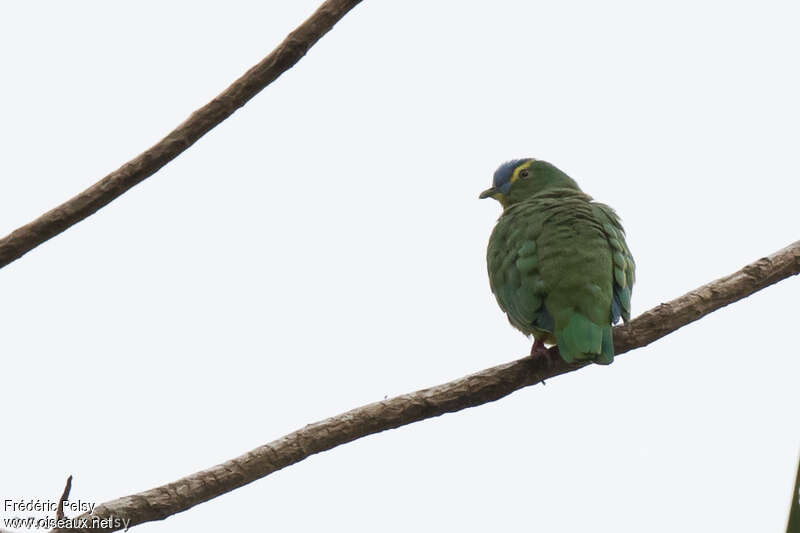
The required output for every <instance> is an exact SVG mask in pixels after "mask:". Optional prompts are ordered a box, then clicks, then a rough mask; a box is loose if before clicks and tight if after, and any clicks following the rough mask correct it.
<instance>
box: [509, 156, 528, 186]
mask: <svg viewBox="0 0 800 533" xmlns="http://www.w3.org/2000/svg"><path fill="white" fill-rule="evenodd" d="M532 164H533V161H526V162H525V163H522V164H521V165H520V166H518V167H517V168H515V169H514V172H513V173H512V174H511V179H510V180H509V182H510V183H514V182H515V181H517V180H518V179H519V173H520V172H522V171H523V170H525V169H526V168H531V165H532Z"/></svg>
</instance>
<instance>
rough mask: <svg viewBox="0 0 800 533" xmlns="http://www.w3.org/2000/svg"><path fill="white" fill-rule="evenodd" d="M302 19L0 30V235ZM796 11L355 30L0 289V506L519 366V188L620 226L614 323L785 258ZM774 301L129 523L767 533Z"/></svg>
mask: <svg viewBox="0 0 800 533" xmlns="http://www.w3.org/2000/svg"><path fill="white" fill-rule="evenodd" d="M318 3H319V2H318V1H317V0H314V1H298V0H291V1H288V0H287V1H283V2H276V1H273V2H227V3H225V5H224V6H223V5H222V4H221V3H211V2H206V3H201V2H177V1H173V2H166V3H164V2H154V1H138V2H69V3H64V2H27V3H23V2H17V3H7V4H4V5H3V7H2V13H0V62H2V68H3V83H2V86H1V87H0V99H2V101H3V102H4V105H3V108H4V109H3V119H2V124H1V125H0V136H1V137H0V142H1V143H2V146H3V150H2V157H0V233H2V234H6V233H8V232H9V231H11V230H12V229H14V228H16V227H18V226H20V225H22V224H24V223H26V222H29V221H30V220H32V219H33V218H35V217H36V216H38V215H40V214H41V213H42V212H44V211H45V210H47V209H49V208H52V207H54V206H55V205H57V204H58V203H60V202H62V201H64V200H66V199H67V198H69V197H71V196H73V195H74V194H75V193H77V192H79V191H80V190H82V189H84V188H85V187H87V186H89V185H90V184H92V183H93V182H95V181H96V180H97V179H99V178H100V177H102V176H103V175H105V174H106V173H108V172H109V171H111V170H114V169H116V168H117V167H119V166H120V165H121V164H123V163H124V162H126V161H127V160H129V159H130V158H132V157H133V156H135V155H137V154H138V153H140V152H141V151H143V150H144V149H146V148H147V147H148V146H150V145H152V144H153V143H154V142H156V141H157V140H158V139H160V138H161V137H162V136H163V135H165V134H166V133H167V132H168V131H170V130H171V129H172V128H173V127H174V126H176V125H177V124H178V123H180V122H181V121H183V120H184V119H185V118H186V117H187V116H188V115H189V114H190V113H191V112H192V111H193V110H194V109H196V108H197V107H199V106H201V105H203V104H205V103H206V102H207V101H208V100H210V99H211V98H212V97H213V96H215V95H216V94H217V93H219V92H220V91H221V90H222V89H224V88H225V87H226V86H227V85H228V84H229V83H230V82H232V81H233V80H234V79H235V78H236V77H238V76H239V75H240V74H241V73H243V72H244V71H245V70H246V69H247V68H249V67H250V66H251V65H253V64H255V63H256V62H257V61H259V60H260V59H261V58H262V57H263V56H264V55H266V54H267V53H268V52H269V51H270V50H271V49H272V48H273V47H274V46H275V45H276V44H277V43H278V42H279V41H280V40H282V39H283V38H284V36H285V35H286V34H287V33H288V32H289V31H290V30H292V29H293V28H294V27H295V26H296V25H297V24H299V23H300V22H301V21H302V20H304V19H305V18H306V17H307V16H308V15H310V14H311V12H312V11H313V10H314V9H315V8H316V7H317V5H318ZM489 6H490V7H489ZM798 15H799V13H798V11H797V4H796V3H793V2H788V1H787V2H770V1H765V2H759V3H756V2H750V3H739V2H721V1H720V2H710V1H705V2H697V1H691V2H689V1H677V2H669V3H666V2H662V3H653V2H650V3H647V2H619V1H617V2H613V1H612V2H602V3H600V2H588V1H584V2H579V1H559V2H555V1H553V2H511V1H499V2H493V3H491V5H490V4H488V3H484V2H455V1H442V2H422V1H404V2H381V1H376V0H365V1H364V2H363V4H362V5H360V6H359V7H357V8H356V9H355V10H354V11H353V12H351V13H350V14H349V15H348V16H346V17H345V19H344V20H343V21H342V22H340V23H339V24H338V25H337V26H336V27H335V28H334V30H333V31H332V32H331V33H330V34H328V35H327V36H325V37H324V38H323V39H322V40H321V41H320V42H319V43H318V44H317V45H316V46H315V47H314V48H312V50H311V51H310V53H309V54H308V55H307V56H306V57H305V58H304V59H303V60H302V61H301V62H300V63H299V64H298V65H297V66H296V67H295V68H294V69H292V70H290V71H289V72H287V73H286V74H285V75H284V76H282V77H281V78H280V79H279V80H278V81H277V82H276V83H274V84H273V85H272V86H270V87H269V88H268V89H267V90H265V91H264V92H262V93H261V94H260V95H258V96H257V97H256V98H255V99H254V100H253V101H251V102H250V103H249V104H248V105H247V106H245V107H244V108H243V109H241V110H239V111H238V112H237V113H236V114H235V115H234V116H233V117H231V118H230V119H228V120H227V121H226V122H225V123H224V124H223V125H221V126H220V127H218V128H216V129H215V130H213V131H212V132H211V133H210V134H208V135H206V136H205V137H204V138H203V139H202V140H200V141H199V142H198V143H197V144H196V145H195V146H193V147H192V148H191V149H190V150H189V151H187V152H186V153H184V154H183V155H181V156H180V157H179V158H178V159H177V160H175V161H173V162H172V163H170V164H169V165H168V166H167V167H166V168H164V169H163V170H161V171H160V172H159V173H158V174H156V175H155V176H153V177H152V178H150V179H148V180H147V181H146V182H145V183H143V184H141V185H139V186H137V187H136V188H134V189H133V190H132V191H130V192H128V193H127V194H125V195H124V196H123V197H122V198H120V199H119V200H117V201H115V202H114V203H113V204H111V205H110V206H108V207H106V208H104V209H103V210H102V211H100V212H99V213H98V214H96V215H94V216H92V217H90V218H89V219H88V220H86V221H85V222H82V223H80V224H79V225H77V226H75V227H73V228H71V229H70V230H68V231H67V232H66V233H64V234H62V235H59V236H58V237H56V238H54V239H53V240H51V241H49V242H47V243H45V244H44V245H42V246H40V247H39V248H36V249H35V250H34V251H32V252H31V253H29V254H27V255H26V256H25V257H23V258H22V259H21V260H19V261H16V262H14V263H12V264H11V265H9V266H7V267H5V268H4V269H3V270H2V272H0V297H1V298H2V306H0V323H1V324H2V332H1V333H0V335H2V366H3V368H2V396H3V398H4V402H3V403H4V405H3V410H2V415H0V420H1V421H2V434H3V437H2V441H3V444H2V447H3V453H2V454H0V500H4V499H6V498H14V499H20V498H33V499H36V498H40V499H51V500H53V499H57V497H58V495H59V494H60V492H61V489H62V487H63V483H64V480H65V478H66V476H67V474H70V473H71V474H74V475H75V481H74V484H73V492H72V496H73V498H81V499H83V500H88V501H92V502H96V503H100V502H103V501H106V500H109V499H112V498H116V497H119V496H122V495H126V494H131V493H134V492H138V491H141V490H145V489H149V488H151V487H154V486H156V485H159V484H162V483H166V482H169V481H173V480H175V479H177V478H179V477H181V476H184V475H187V474H190V473H192V472H195V471H197V470H200V469H203V468H207V467H210V466H212V465H214V464H217V463H219V462H222V461H224V460H227V459H229V458H231V457H234V456H236V455H239V454H241V453H243V452H245V451H247V450H250V449H252V448H254V447H256V446H259V445H261V444H263V443H265V442H268V441H270V440H272V439H275V438H278V437H280V436H282V435H284V434H285V433H288V432H290V431H293V430H294V429H297V428H299V427H302V426H303V425H305V424H307V423H310V422H314V421H316V420H319V419H321V418H325V417H327V416H331V415H335V414H337V413H339V412H341V411H344V410H347V409H350V408H353V407H356V406H359V405H362V404H365V403H368V402H372V401H375V400H380V399H383V398H384V396H387V395H388V396H389V397H391V396H394V395H397V394H402V393H405V392H410V391H413V390H416V389H419V388H422V387H426V386H430V385H435V384H439V383H442V382H445V381H449V380H451V379H455V378H458V377H461V376H463V375H465V374H467V373H470V372H474V371H477V370H481V369H484V368H486V367H489V366H493V365H496V364H500V363H503V362H507V361H510V360H513V359H516V358H518V357H521V356H523V355H525V354H526V353H527V351H528V350H529V348H530V342H529V341H528V340H527V339H525V338H524V337H523V336H522V335H520V334H519V333H518V332H517V331H516V330H514V329H512V328H511V326H509V325H508V323H507V322H506V319H505V316H504V315H503V314H502V313H501V312H500V310H499V309H498V307H497V305H496V303H495V301H494V298H493V297H492V295H491V293H490V291H489V287H488V280H487V275H486V272H485V269H486V267H485V248H486V243H487V239H488V236H489V233H490V231H491V228H492V226H493V224H494V221H495V220H496V218H497V216H498V215H499V213H500V207H499V205H497V203H495V202H493V201H489V200H487V201H479V200H478V199H477V196H478V193H479V192H480V191H481V190H483V189H484V188H486V187H487V186H488V185H489V182H490V180H491V175H492V172H493V171H494V169H495V168H496V166H497V165H498V164H499V163H501V162H502V161H504V160H507V159H510V158H515V157H525V156H534V157H537V158H541V159H546V160H549V161H551V162H552V163H554V164H556V165H557V166H559V167H560V168H562V169H563V170H565V171H566V172H567V173H569V174H570V175H571V176H572V177H574V178H575V179H576V180H577V181H578V182H579V184H580V185H581V186H582V187H583V189H584V190H585V191H586V192H588V193H589V194H592V195H593V196H595V197H596V198H597V199H599V200H601V201H603V202H606V203H609V204H610V205H612V206H613V207H614V208H616V209H617V211H618V212H619V214H620V215H621V216H622V218H623V222H624V225H625V227H626V229H627V231H628V236H629V238H628V242H629V244H630V246H631V248H632V250H633V253H634V255H635V257H636V261H637V264H638V284H637V286H636V287H635V291H634V301H633V305H634V314H637V315H638V314H639V313H641V312H643V311H645V310H647V309H649V308H651V307H653V306H655V305H657V304H659V303H661V302H663V301H667V300H670V299H672V298H675V297H677V296H680V295H681V294H683V293H685V292H687V291H689V290H691V289H693V288H695V287H697V286H699V285H701V284H704V283H706V282H708V281H711V280H712V279H715V278H717V277H720V276H722V275H725V274H728V273H730V272H733V271H735V270H737V269H739V268H740V267H742V266H743V265H745V264H746V263H748V262H751V261H753V260H756V259H758V258H759V257H761V256H763V255H766V254H769V253H772V252H774V251H776V250H778V249H779V248H782V247H784V246H786V245H787V244H789V243H790V242H793V241H795V240H797V239H798V238H800V233H798V226H800V224H798V221H799V220H800V215H798V213H797V202H798V195H799V194H800V185H798V177H799V176H800V158H798V148H797V147H798V143H799V142H800V127H798V124H800V103H799V102H800V100H798V94H800V70H798V50H800V33H798V32H797V25H798V20H799V19H798ZM798 289H800V279H796V278H795V279H790V280H787V281H784V282H781V283H780V284H778V285H776V286H773V287H771V288H769V289H767V290H765V291H763V292H760V293H758V294H756V295H754V296H752V297H750V298H748V299H746V300H745V301H742V302H739V303H737V304H735V305H732V306H730V307H728V308H725V309H723V310H721V311H718V312H716V313H714V314H712V315H711V316H708V317H706V318H704V319H703V320H701V321H700V322H697V323H695V324H692V325H690V326H687V327H685V328H683V329H681V330H680V331H678V332H676V333H674V334H672V335H669V336H668V337H666V338H665V339H662V340H660V341H658V342H657V343H655V344H653V345H651V346H649V347H647V348H644V349H640V350H636V351H635V352H631V353H629V354H627V355H624V356H622V357H620V358H619V359H618V360H617V361H616V362H615V363H614V364H613V365H612V366H611V367H607V368H606V367H602V368H601V367H593V368H588V369H585V370H582V371H580V372H576V373H573V374H570V375H567V376H563V377H560V378H557V379H554V380H552V381H549V382H548V383H547V386H546V387H542V386H536V387H531V388H527V389H524V390H522V391H520V392H517V393H515V394H513V395H512V396H511V397H508V398H505V399H503V400H501V401H498V402H495V403H492V404H489V405H485V406H481V407H478V408H474V409H468V410H466V411H462V412H460V413H457V414H451V415H447V416H444V417H440V418H437V419H433V420H429V421H425V422H422V423H417V424H413V425H411V426H407V427H404V428H401V429H398V430H394V431H390V432H385V433H381V434H379V435H375V436H371V437H368V438H365V439H362V440H359V441H357V442H355V443H351V444H348V445H345V446H341V447H340V448H337V449H335V450H333V451H330V452H326V453H323V454H321V455H317V456H314V457H312V458H310V459H307V460H306V461H303V462H302V463H300V464H298V465H295V466H292V467H290V468H287V469H285V470H283V471H281V472H278V473H276V474H274V475H271V476H269V477H267V478H266V479H263V480H260V481H257V482H255V483H253V484H251V485H249V486H247V487H245V488H243V489H239V490H237V491H235V492H233V493H230V494H227V495H225V496H223V497H220V498H218V499H215V500H213V501H212V502H209V503H206V504H203V505H200V506H198V507H196V508H195V509H192V510H190V511H188V512H185V513H182V514H180V515H177V516H174V517H171V518H169V519H168V520H167V521H165V522H161V523H151V524H147V525H143V526H139V529H140V530H142V531H153V532H155V531H159V532H160V531H164V532H167V531H169V532H176V531H178V532H182V531H187V532H188V531H198V530H199V531H205V530H212V529H219V528H225V529H229V530H231V531H324V530H344V529H347V530H352V531H364V532H372V531H408V530H410V529H411V530H418V531H419V530H421V531H425V530H440V531H451V530H460V531H485V530H487V529H492V530H493V529H497V530H506V531H531V530H536V531H547V532H572V531H586V530H593V531H615V532H640V531H650V532H674V531H690V532H694V531H697V532H704V531H728V532H752V531H765V532H766V531H782V530H783V528H784V527H785V526H784V524H785V520H786V514H787V510H788V504H789V501H788V499H789V493H790V490H791V486H792V482H793V477H794V473H795V468H796V465H797V463H796V461H797V454H798V445H800V427H799V426H798V424H797V405H798V404H800V389H799V388H798V386H797V379H798V375H799V374H800V358H798V355H799V354H798V352H800V348H798V344H797V340H796V338H797V327H798V325H797V307H796V306H797V294H798ZM0 516H3V517H8V516H10V515H9V513H0Z"/></svg>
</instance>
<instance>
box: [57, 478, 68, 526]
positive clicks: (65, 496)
mask: <svg viewBox="0 0 800 533" xmlns="http://www.w3.org/2000/svg"><path fill="white" fill-rule="evenodd" d="M71 489H72V476H71V475H70V476H69V477H68V478H67V483H66V484H65V485H64V491H63V492H62V493H61V497H60V498H59V499H58V509H56V520H63V519H64V503H65V502H66V501H67V499H68V498H69V491H70V490H71Z"/></svg>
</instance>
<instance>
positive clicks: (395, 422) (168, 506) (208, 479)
mask: <svg viewBox="0 0 800 533" xmlns="http://www.w3.org/2000/svg"><path fill="white" fill-rule="evenodd" d="M798 272H800V241H797V242H795V243H794V244H792V245H790V246H788V247H786V248H784V249H783V250H780V251H778V252H776V253H774V254H772V255H771V256H769V257H764V258H762V259H759V260H758V261H756V262H754V263H751V264H749V265H747V266H746V267H744V268H743V269H741V270H739V271H738V272H735V273H734V274H731V275H730V276H726V277H724V278H720V279H718V280H716V281H713V282H711V283H709V284H707V285H703V286H702V287H699V288H697V289H695V290H693V291H691V292H689V293H688V294H685V295H683V296H681V297H680V298H677V299H675V300H673V301H671V302H669V303H666V304H661V305H659V306H658V307H655V308H654V309H651V310H650V311H647V312H646V313H644V314H642V315H640V316H639V317H638V318H636V319H634V320H633V321H631V322H630V323H629V324H627V325H625V326H621V327H617V328H614V340H615V343H614V344H615V347H616V351H617V353H618V354H622V353H624V352H627V351H630V350H633V349H635V348H640V347H642V346H646V345H647V344H649V343H651V342H653V341H655V340H657V339H659V338H661V337H663V336H665V335H667V334H669V333H671V332H673V331H675V330H677V329H679V328H681V327H683V326H685V325H686V324H689V323H691V322H694V321H695V320H698V319H699V318H702V317H703V316H705V315H707V314H709V313H711V312H713V311H715V310H717V309H719V308H720V307H723V306H726V305H728V304H730V303H732V302H735V301H737V300H741V299H742V298H746V297H747V296H749V295H751V294H752V293H754V292H756V291H758V290H760V289H763V288H764V287H767V286H769V285H772V284H773V283H776V282H778V281H780V280H782V279H785V278H788V277H790V276H793V275H796V274H798ZM582 366H585V365H567V364H566V363H564V362H563V361H562V360H561V359H558V360H557V361H556V362H555V364H553V365H552V366H551V367H549V368H548V367H547V365H546V364H544V361H543V358H539V359H533V358H531V357H525V358H523V359H520V360H517V361H513V362H511V363H506V364H503V365H499V366H496V367H493V368H489V369H487V370H483V371H481V372H478V373H475V374H472V375H469V376H466V377H463V378H461V379H457V380H455V381H451V382H450V383H445V384H444V385H439V386H436V387H431V388H429V389H423V390H420V391H417V392H412V393H410V394H404V395H402V396H398V397H396V398H392V399H389V400H384V401H382V402H376V403H371V404H369V405H365V406H363V407H358V408H356V409H353V410H351V411H348V412H346V413H342V414H340V415H337V416H334V417H331V418H328V419H326V420H322V421H320V422H316V423H314V424H310V425H308V426H306V427H304V428H302V429H299V430H297V431H295V432H294V433H290V434H289V435H286V436H284V437H282V438H280V439H278V440H276V441H273V442H270V443H269V444H265V445H264V446H261V447H259V448H256V449H254V450H252V451H250V452H248V453H246V454H244V455H242V456H240V457H237V458H235V459H231V460H230V461H228V462H225V463H222V464H220V465H217V466H214V467H212V468H209V469H208V470H204V471H202V472H197V473H195V474H192V475H190V476H187V477H185V478H182V479H179V480H177V481H175V482H173V483H169V484H167V485H163V486H160V487H156V488H154V489H150V490H148V491H145V492H141V493H139V494H134V495H131V496H124V497H122V498H119V499H117V500H113V501H110V502H107V503H104V504H101V505H98V506H97V507H96V508H95V512H94V514H93V515H91V516H89V518H92V517H98V518H108V517H114V518H118V519H121V520H126V519H130V520H131V525H136V524H141V523H143V522H149V521H152V520H163V519H164V518H167V517H168V516H171V515H173V514H175V513H179V512H181V511H185V510H187V509H189V508H191V507H193V506H195V505H197V504H199V503H202V502H204V501H207V500H210V499H212V498H215V497H217V496H219V495H221V494H225V493H226V492H230V491H232V490H234V489H236V488H238V487H241V486H243V485H246V484H248V483H250V482H252V481H255V480H257V479H260V478H262V477H265V476H267V475H269V474H271V473H273V472H275V471H277V470H280V469H281V468H284V467H286V466H289V465H291V464H294V463H297V462H299V461H302V460H303V459H305V458H306V457H308V456H310V455H313V454H315V453H319V452H323V451H326V450H330V449H331V448H335V447H336V446H339V445H340V444H344V443H347V442H351V441H354V440H356V439H359V438H361V437H364V436H366V435H371V434H373V433H378V432H381V431H385V430H387V429H393V428H397V427H400V426H404V425H407V424H411V423H413V422H418V421H420V420H424V419H426V418H431V417H434V416H439V415H442V414H445V413H452V412H455V411H460V410H462V409H466V408H468V407H474V406H476V405H481V404H484V403H487V402H491V401H494V400H498V399H500V398H502V397H504V396H506V395H508V394H511V393H512V392H514V391H516V390H518V389H521V388H523V387H527V386H529V385H534V384H536V383H539V382H541V381H542V380H544V379H549V378H552V377H554V376H558V375H560V374H564V373H566V372H570V371H573V370H577V369H578V368H581V367H582ZM612 368H613V367H612ZM111 530H114V529H111ZM57 531H67V530H57ZM71 531H82V530H71ZM86 531H87V532H88V531H90V530H86ZM91 531H96V529H95V530H91Z"/></svg>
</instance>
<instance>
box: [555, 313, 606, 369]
mask: <svg viewBox="0 0 800 533" xmlns="http://www.w3.org/2000/svg"><path fill="white" fill-rule="evenodd" d="M553 333H554V334H555V337H556V342H557V344H558V350H559V352H560V353H561V357H563V358H564V360H565V361H566V362H568V363H574V362H580V361H594V362H595V363H598V364H601V365H608V364H611V362H612V361H614V342H613V340H612V337H611V326H610V325H607V326H598V325H597V324H595V323H594V322H592V321H591V320H589V319H588V318H587V317H586V316H585V315H583V314H581V313H578V312H573V313H572V314H571V316H570V317H569V319H568V320H567V324H566V326H565V327H563V328H559V324H556V327H555V331H554V332H553Z"/></svg>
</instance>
